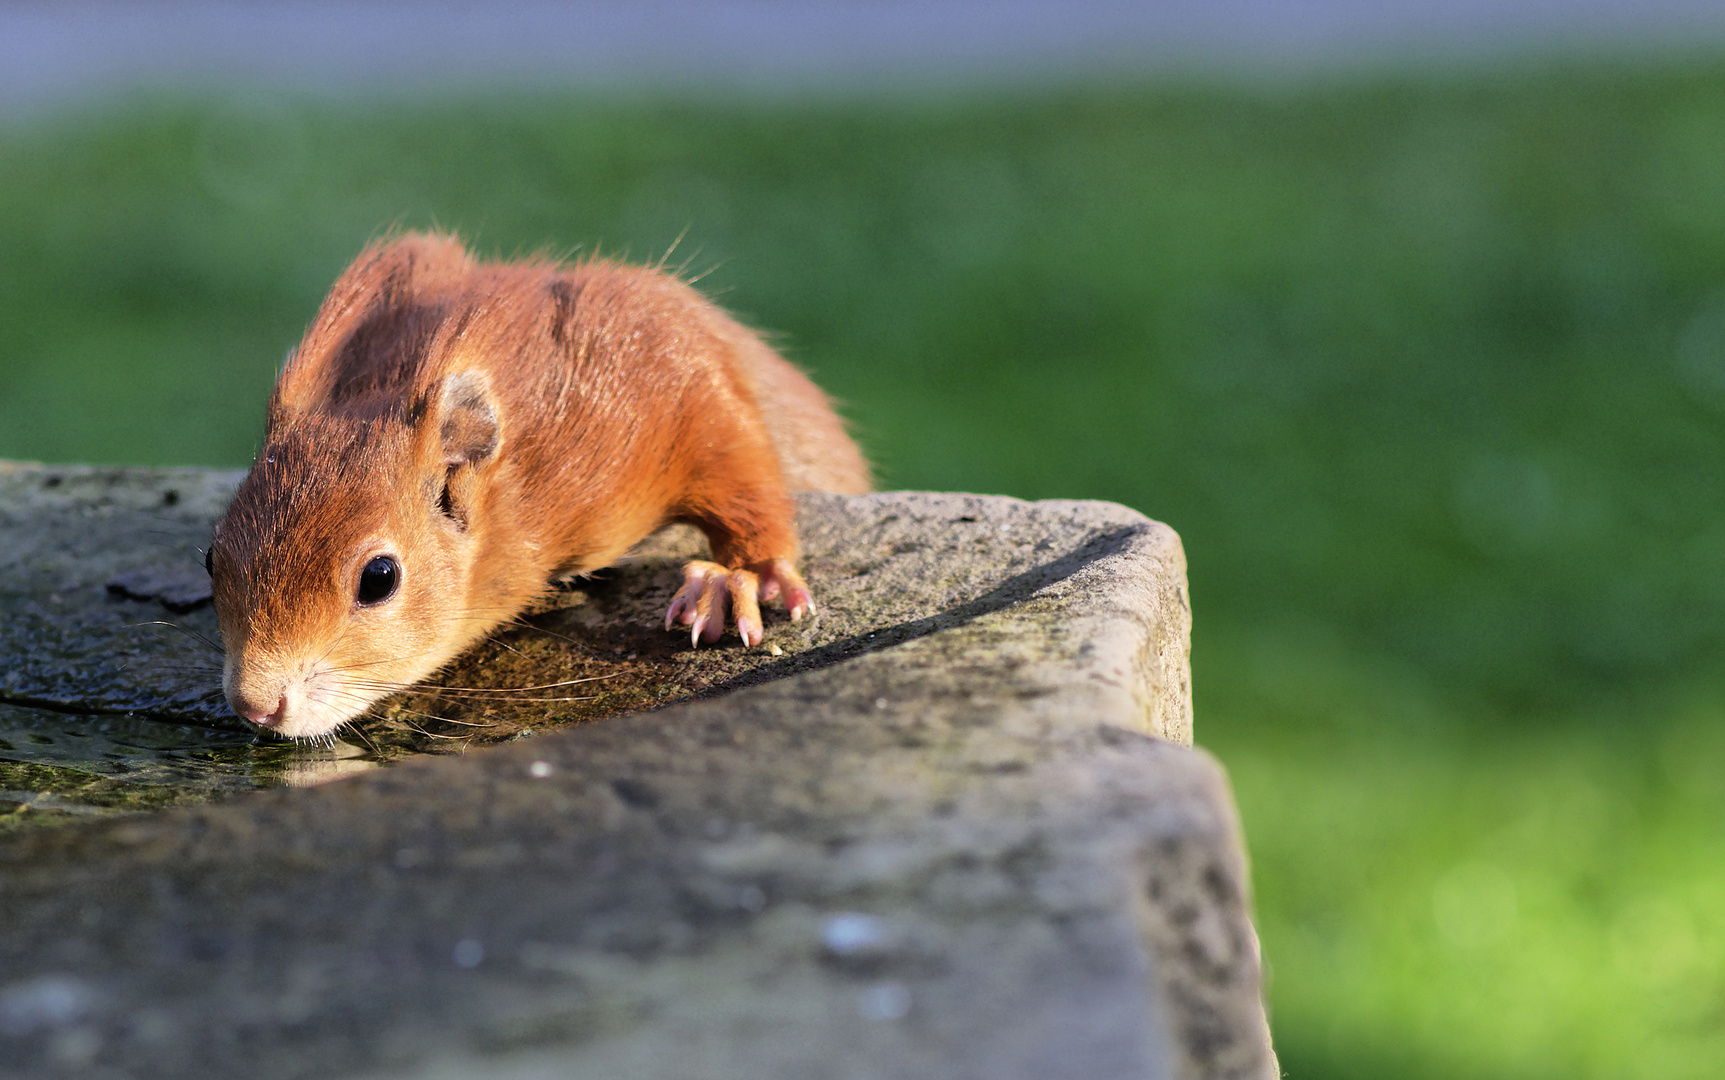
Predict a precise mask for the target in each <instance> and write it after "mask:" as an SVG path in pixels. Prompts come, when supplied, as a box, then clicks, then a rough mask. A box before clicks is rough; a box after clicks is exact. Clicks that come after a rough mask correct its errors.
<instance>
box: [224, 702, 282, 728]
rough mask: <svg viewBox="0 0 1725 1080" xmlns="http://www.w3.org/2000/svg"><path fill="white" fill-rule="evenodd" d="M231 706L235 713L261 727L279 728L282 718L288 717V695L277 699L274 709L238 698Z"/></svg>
mask: <svg viewBox="0 0 1725 1080" xmlns="http://www.w3.org/2000/svg"><path fill="white" fill-rule="evenodd" d="M229 704H231V705H233V707H234V712H236V713H239V714H240V716H242V717H244V718H245V719H247V720H249V721H251V722H252V723H254V724H256V725H258V726H259V727H277V726H279V725H280V724H281V722H282V718H283V717H285V716H286V715H287V695H286V694H283V695H281V697H279V698H277V699H276V702H275V705H274V707H273V708H272V707H270V706H267V705H263V704H261V703H259V702H255V701H247V700H242V699H239V698H236V699H235V700H233V701H232V702H230V703H229Z"/></svg>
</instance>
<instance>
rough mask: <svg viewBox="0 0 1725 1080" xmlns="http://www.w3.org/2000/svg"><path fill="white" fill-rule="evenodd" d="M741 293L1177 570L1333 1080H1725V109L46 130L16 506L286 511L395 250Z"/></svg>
mask: <svg viewBox="0 0 1725 1080" xmlns="http://www.w3.org/2000/svg"><path fill="white" fill-rule="evenodd" d="M432 225H436V226H440V227H444V228H449V229H454V230H457V231H459V232H460V233H461V234H462V235H463V236H464V237H465V238H466V239H468V240H469V241H470V242H471V243H472V244H473V245H474V246H475V247H476V248H477V249H478V250H480V251H481V252H483V253H487V254H493V255H495V254H502V255H510V254H517V253H524V252H529V251H535V250H542V249H549V250H553V251H556V252H559V253H567V252H574V251H580V252H593V251H599V252H601V253H606V254H621V255H627V256H629V257H632V258H636V259H644V260H653V259H659V258H661V257H666V255H667V252H669V261H670V262H671V264H673V265H677V266H683V267H686V271H687V273H689V274H691V275H699V276H700V282H701V287H702V288H704V289H706V290H708V291H709V293H710V294H712V295H714V296H715V297H717V298H718V299H719V300H720V301H721V302H722V303H724V304H726V305H727V306H729V307H730V308H732V309H733V310H734V311H736V312H737V313H739V314H740V315H741V316H742V317H743V318H744V319H745V320H747V321H749V322H751V323H752V324H754V325H756V326H759V327H762V328H765V329H768V330H771V331H773V332H775V333H776V334H778V335H779V336H778V337H777V339H776V340H777V341H778V342H779V343H780V344H781V345H782V347H783V350H784V351H785V352H786V354H787V355H789V356H790V357H792V358H793V359H795V360H796V361H798V362H799V363H801V364H802V365H803V366H805V367H806V368H808V369H809V370H811V371H812V372H813V373H814V374H815V375H816V378H817V379H818V381H820V382H821V383H822V384H823V385H824V386H825V387H827V388H828V389H829V390H830V391H831V392H832V393H833V394H834V395H835V396H836V397H838V398H839V399H841V400H842V401H843V402H844V409H845V412H846V414H847V415H848V416H849V417H850V418H851V419H852V421H853V422H854V425H855V430H856V432H857V434H858V437H859V439H860V441H861V442H862V443H863V444H864V446H865V448H866V449H867V451H868V452H869V454H870V455H871V457H872V458H873V460H874V461H875V462H877V463H878V466H879V471H880V477H881V480H882V483H883V486H888V487H894V488H933V489H959V490H970V491H983V492H1000V493H1007V494H1012V495H1018V496H1023V497H1026V498H1042V497H1081V498H1097V499H1110V500H1115V501H1118V502H1122V503H1126V504H1128V505H1130V506H1133V507H1135V508H1137V509H1139V510H1142V511H1144V512H1145V513H1148V514H1150V515H1151V516H1154V517H1156V518H1159V519H1161V520H1164V521H1167V522H1169V523H1170V524H1172V525H1173V526H1174V527H1175V528H1176V529H1178V530H1179V531H1180V533H1181V535H1182V537H1183V538H1184V540H1185V543H1186V548H1187V553H1188V557H1189V559H1190V564H1191V589H1192V596H1193V603H1194V610H1195V615H1196V627H1195V630H1194V658H1193V665H1194V675H1195V685H1196V692H1197V730H1198V740H1199V742H1200V743H1201V744H1203V745H1204V746H1206V747H1208V748H1210V749H1211V750H1212V751H1213V752H1215V753H1216V754H1217V755H1218V756H1219V757H1220V758H1221V759H1222V761H1223V762H1224V763H1225V764H1226V765H1227V766H1228V768H1229V769H1230V772H1231V774H1232V776H1233V780H1234V783H1235V786H1236V791H1237V796H1238V799H1239V802H1240V806H1241V810H1242V813H1243V816H1244V820H1245V826H1246V830H1247V837H1248V840H1249V844H1250V848H1251V852H1252V857H1253V860H1254V874H1255V882H1256V888H1257V905H1258V914H1259V920H1260V927H1261V932H1262V937H1263V945H1264V950H1265V955H1266V959H1267V964H1268V969H1269V976H1270V991H1269V993H1270V1005H1271V1012H1272V1025H1273V1028H1274V1031H1275V1036H1276V1039H1277V1044H1278V1048H1279V1050H1280V1052H1281V1054H1282V1059H1283V1063H1284V1067H1285V1069H1286V1071H1287V1073H1288V1075H1290V1076H1293V1077H1384V1076H1400V1077H1414V1078H1418V1077H1553V1078H1557V1077H1564V1078H1574V1077H1601V1078H1604V1077H1612V1078H1617V1077H1660V1078H1665V1077H1712V1076H1717V1075H1721V1074H1725V816H1722V815H1725V728H1722V726H1721V717H1722V714H1725V680H1722V679H1721V678H1720V674H1721V670H1720V664H1719V660H1718V657H1719V656H1720V653H1721V646H1722V645H1725V641H1722V640H1721V639H1722V635H1725V620H1722V618H1721V616H1722V614H1725V574H1722V573H1721V564H1722V562H1725V515H1722V514H1721V513H1720V502H1721V496H1722V495H1725V454H1722V453H1721V451H1722V450H1725V62H1720V63H1701V62H1691V63H1689V64H1686V65H1683V66H1676V65H1664V66H1659V65H1648V64H1643V65H1639V66H1619V65H1605V64H1593V65H1584V64H1582V65H1550V66H1545V67H1540V68H1537V69H1528V68H1521V69H1515V70H1510V69H1508V68H1502V69H1496V70H1474V71H1471V72H1467V73H1448V74H1445V73H1436V72H1433V73H1427V74H1422V75H1407V76H1401V77H1395V78H1391V77H1356V78H1346V79H1344V78H1333V79H1328V80H1310V79H1308V80H1305V81H1284V82H1281V83H1278V84H1275V85H1269V84H1265V85H1258V86H1254V87H1247V86H1244V85H1241V84H1227V83H1223V82H1210V83H1206V82H1203V81H1199V80H1189V81H1186V82H1183V83H1174V84H1165V85H1157V84H1134V85H1118V84H1117V85H1112V86H1096V87H1067V88H1061V89H1044V90H1040V91H1028V90H1021V91H1017V92H1004V91H1002V92H976V93H972V94H969V95H958V94H948V95H932V94H930V95H924V96H922V97H911V96H898V97H880V98H876V99H856V100H851V101H848V102H840V101H834V100H830V99H829V100H824V101H811V102H799V101H797V100H795V99H794V98H792V97H789V96H780V97H775V98H771V99H753V100H748V99H742V98H731V99H722V100H717V101H707V102H700V103H697V102H696V101H695V100H694V99H693V98H688V97H686V98H683V99H681V100H678V101H671V100H656V99H652V98H644V97H633V98H631V97H618V96H610V97H605V96H593V95H588V96H555V95H547V96H538V97H512V98H507V99H505V98H500V97H470V98H459V99H458V98H450V99H446V100H442V101H438V102H433V103H424V102H421V103H417V104H408V103H404V102H396V103H383V104H374V105H360V104H355V103H346V104H342V103H336V102H332V101H330V100H312V99H289V98H281V97H271V96H264V95H253V96H239V97H235V98H232V99H222V100H214V99H174V100H157V101H155V102H154V103H152V104H149V105H147V106H133V107H128V108H125V109H117V108H87V109H85V110H83V111H76V112H66V111H61V112H56V113H53V114H50V115H43V116H39V117H38V118H36V119H34V120H29V121H13V122H11V123H10V124H9V126H4V127H0V456H3V457H17V458H32V459H38V460H50V461H103V462H140V463H175V464H182V463H190V464H209V465H241V464H244V463H245V462H246V461H247V460H248V459H249V456H250V454H251V452H252V450H253V449H254V447H255V445H256V440H257V438H258V435H259V433H260V431H261V427H262V413H263V403H264V400H265V396H266V394H267V391H268V387H269V384H270V382H271V380H272V378H273V375H274V372H275V368H276V365H277V364H278V363H279V362H280V360H281V358H282V356H283V355H284V353H285V352H286V350H287V349H288V348H289V347H290V346H291V345H292V344H293V342H294V341H295V340H296V338H297V337H298V334H299V332H300V331H301V330H302V329H303V328H304V326H305V324H306V323H307V321H308V320H309V319H310V318H311V316H312V313H313V311H314V310H315V308H316V305H317V302H318V300H319V299H320V297H321V296H322V294H323V292H324V290H325V289H326V288H327V287H328V285H329V283H330V282H331V281H332V280H333V278H334V277H335V275H336V274H337V273H338V272H339V271H340V270H341V268H342V267H343V266H344V265H345V263H346V262H347V261H348V260H349V259H350V258H352V256H353V255H354V254H355V253H356V252H357V251H358V249H359V248H360V247H361V246H362V245H363V244H364V243H365V242H366V240H367V239H368V238H371V237H374V236H376V235H378V234H379V233H380V232H381V231H382V230H385V229H387V228H390V227H395V226H401V227H425V226H432Z"/></svg>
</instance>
